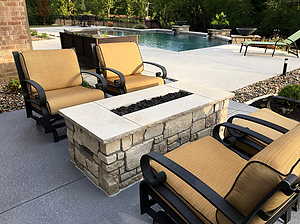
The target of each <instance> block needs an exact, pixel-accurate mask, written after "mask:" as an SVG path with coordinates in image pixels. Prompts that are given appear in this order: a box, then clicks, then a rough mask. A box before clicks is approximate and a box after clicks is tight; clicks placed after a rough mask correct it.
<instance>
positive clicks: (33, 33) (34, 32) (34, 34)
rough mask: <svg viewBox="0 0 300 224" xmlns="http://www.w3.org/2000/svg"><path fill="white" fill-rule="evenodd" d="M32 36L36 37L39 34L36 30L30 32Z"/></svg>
mask: <svg viewBox="0 0 300 224" xmlns="http://www.w3.org/2000/svg"><path fill="white" fill-rule="evenodd" d="M30 34H31V36H36V35H38V32H37V31H36V30H30Z"/></svg>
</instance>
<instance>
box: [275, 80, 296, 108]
mask: <svg viewBox="0 0 300 224" xmlns="http://www.w3.org/2000/svg"><path fill="white" fill-rule="evenodd" d="M278 95H279V96H284V97H288V98H292V99H296V100H300V85H299V84H296V83H294V84H293V85H288V86H286V87H284V88H282V89H281V90H280V92H279V93H278ZM287 104H288V105H289V106H290V103H289V102H287Z"/></svg>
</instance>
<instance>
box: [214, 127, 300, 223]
mask: <svg viewBox="0 0 300 224" xmlns="http://www.w3.org/2000/svg"><path fill="white" fill-rule="evenodd" d="M299 134H300V124H298V125H297V126H296V127H295V128H293V129H292V130H291V131H289V132H287V133H286V134H284V135H282V136H281V137H279V138H278V139H276V140H275V141H274V142H272V143H271V144H270V145H268V146H267V147H266V148H265V149H264V150H262V151H261V152H259V153H257V154H256V155H255V156H253V157H252V158H251V159H250V160H249V162H248V164H247V165H246V166H245V168H244V169H243V171H242V172H241V173H240V175H239V176H238V178H237V180H236V182H235V184H234V186H233V188H232V189H231V190H230V192H229V193H228V194H227V196H226V197H225V198H226V200H227V201H228V202H229V203H230V204H232V205H233V206H234V207H235V208H237V209H238V210H239V211H240V212H241V213H242V214H244V215H245V216H246V215H248V214H249V212H250V211H251V210H252V209H253V208H254V206H255V205H256V204H258V202H259V201H261V200H262V199H263V197H264V196H266V194H267V193H268V192H270V191H271V190H272V189H273V188H274V187H275V186H276V185H277V184H278V183H279V182H280V181H281V180H283V179H284V178H285V177H287V176H288V175H289V174H291V173H293V174H296V175H297V176H298V178H300V150H299V149H300V138H299ZM287 198H288V197H287V196H285V195H284V194H282V193H277V194H275V195H274V196H273V197H272V200H270V201H269V203H267V204H266V205H265V206H264V207H263V209H264V210H265V211H266V212H270V211H273V210H274V209H275V208H277V207H278V206H279V205H280V204H281V203H283V202H284V201H285V200H287ZM218 221H219V222H220V223H230V222H229V221H228V220H227V219H226V218H225V217H224V216H223V215H221V214H220V213H219V212H218ZM252 223H263V221H262V220H260V219H259V218H258V217H256V218H255V220H253V222H252Z"/></svg>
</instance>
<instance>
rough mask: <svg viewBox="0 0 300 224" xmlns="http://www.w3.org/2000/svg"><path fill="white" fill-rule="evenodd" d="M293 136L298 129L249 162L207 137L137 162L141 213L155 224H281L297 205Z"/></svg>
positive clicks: (298, 144)
mask: <svg viewBox="0 0 300 224" xmlns="http://www.w3.org/2000/svg"><path fill="white" fill-rule="evenodd" d="M299 134H300V124H298V125H297V126H296V127H295V128H293V129H292V130H291V131H289V132H287V133H286V134H284V135H283V136H281V137H280V138H278V139H276V140H275V141H274V142H273V143H271V144H270V145H268V146H267V147H266V148H265V149H264V150H262V151H261V152H259V153H257V154H256V155H255V156H253V157H252V158H251V159H250V160H249V161H247V160H245V159H243V158H241V157H240V156H238V155H237V154H236V153H234V152H233V151H231V150H229V149H228V148H227V147H226V146H225V145H224V144H222V143H221V142H220V141H218V140H216V139H215V138H213V137H210V136H207V137H204V138H201V139H199V140H197V141H194V142H191V143H189V144H186V145H184V146H182V147H180V148H177V149H174V150H173V151H171V152H168V153H166V154H165V155H161V154H159V153H157V152H150V153H149V154H146V155H144V156H143V157H142V158H141V168H142V172H143V175H144V180H143V181H142V182H141V184H140V207H141V213H142V214H144V213H147V214H148V215H150V216H151V217H152V218H153V219H154V220H156V221H157V222H158V223H202V224H203V223H212V224H216V223H218V224H224V223H226V224H228V223H234V224H236V223H240V224H246V223H251V224H258V223H274V222H275V221H276V220H277V219H279V218H281V219H282V220H283V221H284V223H287V222H289V221H290V218H291V209H292V207H294V206H297V205H298V204H299V203H298V202H299V177H300V150H299V148H300V139H299ZM155 204H159V205H160V207H161V208H162V210H161V209H157V207H155V206H154V207H152V206H153V205H155Z"/></svg>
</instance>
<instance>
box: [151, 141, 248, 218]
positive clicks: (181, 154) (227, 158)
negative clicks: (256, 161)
mask: <svg viewBox="0 0 300 224" xmlns="http://www.w3.org/2000/svg"><path fill="white" fill-rule="evenodd" d="M165 156H167V157H168V158H170V159H171V160H173V161H175V162H176V163H178V164H179V165H181V166H183V167H184V168H185V169H187V170H188V171H189V172H191V173H193V174H194V175H195V176H196V177H198V178H199V179H200V180H202V181H204V182H205V183H206V184H207V185H208V186H210V187H211V188H212V189H214V190H215V191H216V192H217V193H218V194H220V195H221V196H222V197H224V196H225V195H226V194H227V192H228V191H229V190H230V188H231V187H232V185H233V183H234V181H235V179H236V177H237V175H238V174H239V172H240V171H241V170H242V169H243V167H244V166H245V165H246V164H247V161H246V160H244V159H242V158H241V157H239V156H238V155H236V154H235V153H233V152H232V151H230V150H229V149H228V148H226V147H225V146H224V145H222V144H221V143H220V142H218V141H217V140H215V139H214V138H212V137H209V136H207V137H204V138H201V139H199V140H197V141H194V142H191V143H189V144H186V145H184V146H182V147H180V148H177V149H175V150H173V151H172V152H169V153H167V154H165ZM151 166H152V167H153V168H154V170H155V171H156V172H160V171H162V170H164V171H165V172H166V174H167V184H168V185H169V186H171V188H173V190H174V191H175V192H176V193H177V194H178V195H179V196H180V197H182V198H184V199H185V200H186V201H187V203H188V204H189V205H190V206H191V207H192V209H193V210H194V211H195V212H196V214H197V215H198V216H199V217H200V218H201V219H202V220H203V221H204V222H205V223H210V222H212V223H216V209H215V208H214V207H213V206H212V205H211V204H210V203H208V202H207V201H206V199H204V198H203V197H202V196H201V195H199V194H198V193H197V192H196V191H195V190H193V189H192V188H191V187H190V186H189V185H187V184H186V183H185V182H183V181H182V180H181V179H179V178H178V177H177V176H175V175H174V174H173V173H171V172H169V171H167V170H165V169H164V168H163V167H161V166H160V165H158V164H157V163H154V162H152V163H151Z"/></svg>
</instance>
